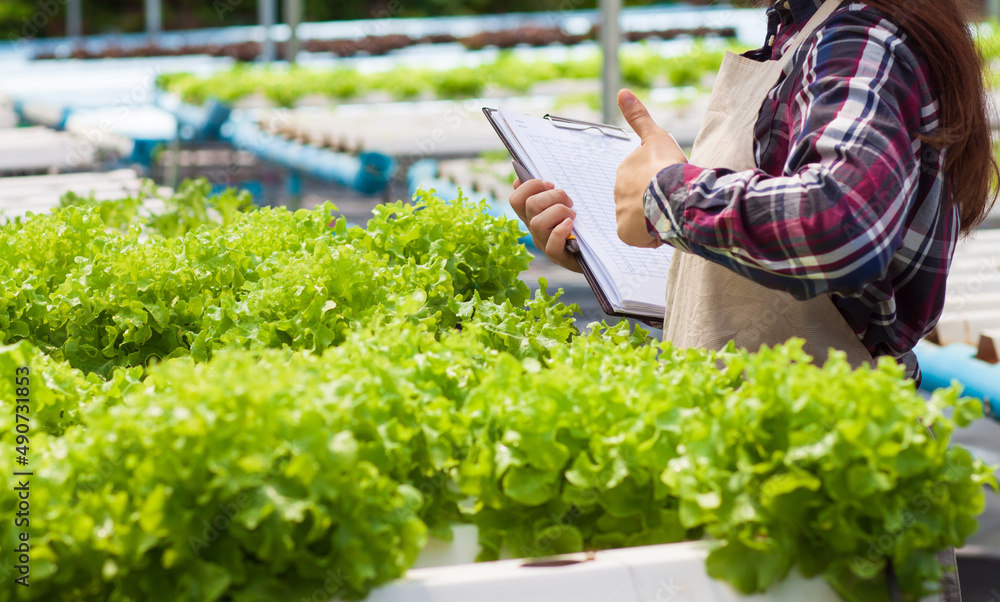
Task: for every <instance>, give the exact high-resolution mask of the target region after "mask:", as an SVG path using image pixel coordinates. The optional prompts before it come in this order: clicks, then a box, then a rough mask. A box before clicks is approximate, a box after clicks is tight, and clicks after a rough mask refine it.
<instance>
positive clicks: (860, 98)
mask: <svg viewBox="0 0 1000 602" xmlns="http://www.w3.org/2000/svg"><path fill="white" fill-rule="evenodd" d="M767 15H768V36H767V43H766V44H765V46H764V47H762V48H761V49H759V50H755V51H752V52H748V53H746V54H745V55H742V56H737V55H732V54H730V55H727V57H726V60H725V61H724V62H723V65H722V68H721V69H720V71H719V77H718V79H717V80H716V84H715V87H714V89H713V92H712V98H711V100H710V103H709V108H708V112H707V114H706V118H705V121H704V123H703V126H702V129H701V131H700V132H699V135H698V137H697V139H696V141H695V145H694V150H693V152H692V154H691V162H690V164H685V162H684V156H683V154H682V153H681V151H680V149H679V148H677V146H676V145H675V144H674V143H673V140H672V139H671V138H670V137H669V136H668V135H666V133H665V132H664V131H663V130H661V129H660V128H659V127H657V126H656V124H655V123H653V121H652V119H651V118H650V117H649V114H648V113H647V112H646V110H645V108H644V107H643V106H642V103H640V102H639V101H638V100H637V99H636V98H635V96H634V95H633V94H632V93H631V92H629V91H627V90H623V91H622V92H621V93H620V94H619V96H618V101H619V106H620V108H621V110H622V113H623V114H624V116H625V118H626V119H627V120H628V122H629V124H630V125H631V126H632V127H633V129H635V130H636V132H637V133H638V134H639V135H640V137H641V138H642V146H641V147H640V148H639V149H637V150H636V151H635V152H634V153H632V154H631V155H630V156H629V157H628V158H626V159H625V161H624V162H623V163H622V164H621V166H620V167H619V169H618V178H617V182H616V186H615V203H616V212H617V218H618V235H619V237H620V238H621V239H622V240H623V241H625V242H626V243H628V244H630V245H634V246H658V245H660V244H664V243H666V244H670V245H672V246H674V247H676V248H677V249H678V250H679V251H682V252H680V253H676V254H675V256H674V257H675V259H674V261H673V263H672V265H671V268H670V272H669V274H668V279H667V280H668V286H667V300H666V307H667V311H666V315H665V321H664V338H665V339H668V340H671V341H673V342H674V343H675V344H678V345H681V346H699V347H705V348H721V347H722V346H724V345H725V343H726V342H728V341H729V340H731V339H732V340H735V341H736V343H737V344H738V345H740V346H742V347H746V348H749V349H751V350H756V349H757V348H758V347H759V346H760V345H761V344H769V345H772V344H776V343H781V342H784V341H785V340H787V339H788V338H789V337H792V336H798V337H801V338H804V339H805V340H806V350H807V351H808V352H809V353H810V354H811V355H812V356H813V357H814V358H815V359H816V360H817V361H819V362H822V361H823V360H824V359H825V358H826V355H827V350H828V349H829V348H830V347H833V348H836V349H839V350H842V351H844V352H846V354H847V357H848V360H849V361H850V362H851V363H852V364H853V365H855V366H857V365H860V364H861V363H863V362H865V361H868V362H870V361H871V360H872V358H873V357H878V356H882V355H889V356H892V357H895V358H897V359H898V360H899V361H900V362H901V363H903V364H905V365H906V366H907V369H908V373H909V375H910V376H911V377H913V378H914V379H917V380H919V369H918V367H917V363H916V359H915V357H914V355H913V352H912V348H913V346H914V345H915V344H916V342H917V341H918V340H919V339H920V338H921V337H923V336H924V335H926V334H927V333H929V332H930V330H931V329H932V328H933V326H934V324H935V323H936V321H937V319H938V317H939V316H940V314H941V310H942V306H943V302H944V292H945V278H946V277H947V273H948V268H949V265H950V262H951V257H952V253H953V251H954V248H955V244H956V241H957V238H958V235H959V233H960V232H963V233H968V232H969V231H971V230H973V229H974V228H975V227H976V226H977V225H978V224H979V223H980V222H981V221H982V219H983V218H984V217H985V215H986V213H987V212H988V210H989V206H990V205H991V204H992V195H993V193H991V187H992V183H991V180H992V179H993V178H994V177H995V176H996V173H997V166H996V162H995V161H994V159H993V156H992V151H991V147H990V138H989V130H990V128H989V122H988V119H987V111H986V104H985V95H984V90H983V82H982V73H981V59H980V57H979V54H978V52H977V50H976V48H975V46H974V44H973V42H972V39H971V37H970V35H969V32H968V29H967V26H966V23H965V21H964V19H963V17H962V13H961V10H960V8H959V6H958V4H957V2H956V0H934V1H933V2H931V1H930V0H925V1H918V2H917V3H914V2H905V1H903V0H869V1H868V2H867V3H864V4H862V3H852V2H842V3H841V2H839V1H837V0H828V1H826V2H823V0H781V2H779V3H775V4H773V5H772V6H771V7H770V8H769V9H768V11H767ZM510 203H511V205H512V206H513V207H514V209H515V211H516V212H517V213H518V215H519V216H520V217H521V219H522V220H523V221H524V222H525V223H526V224H527V225H528V229H529V231H530V232H531V234H532V237H533V238H534V241H535V244H536V246H537V247H538V248H539V249H542V250H543V251H544V252H545V253H546V254H547V255H548V256H549V257H550V258H551V259H552V260H553V261H555V262H556V263H558V264H560V265H562V266H564V267H567V268H569V269H574V270H579V266H578V265H577V263H576V259H575V258H574V257H573V256H572V255H570V254H569V253H567V251H566V250H565V241H566V237H567V235H568V234H569V233H570V230H571V228H572V217H574V215H575V214H574V212H573V210H572V208H571V207H572V201H571V200H570V199H569V198H568V197H567V196H566V194H565V192H563V191H561V190H558V189H555V188H554V187H553V186H552V184H551V183H546V182H541V181H538V180H531V181H528V182H525V183H523V184H522V183H520V182H515V191H514V193H513V194H512V195H511V197H510Z"/></svg>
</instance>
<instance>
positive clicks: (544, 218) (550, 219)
mask: <svg viewBox="0 0 1000 602" xmlns="http://www.w3.org/2000/svg"><path fill="white" fill-rule="evenodd" d="M574 217H576V212H575V211H573V210H572V209H570V208H569V207H567V206H566V205H553V206H551V207H549V208H548V209H546V210H545V211H543V212H541V213H539V214H538V215H536V216H535V217H533V218H531V221H530V222H529V223H528V231H529V232H531V236H532V238H534V239H535V242H536V243H541V244H540V245H536V246H538V248H539V249H544V248H545V247H546V245H547V244H548V241H549V237H550V236H551V235H552V229H553V228H555V227H556V226H558V225H559V223H560V222H562V221H563V220H564V219H566V218H570V219H572V218H574Z"/></svg>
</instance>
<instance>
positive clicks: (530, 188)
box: [508, 180, 555, 224]
mask: <svg viewBox="0 0 1000 602" xmlns="http://www.w3.org/2000/svg"><path fill="white" fill-rule="evenodd" d="M553 188H555V184H553V183H552V182H545V181H543V180H528V181H526V182H524V183H522V184H521V185H520V186H518V187H517V188H516V189H515V190H514V192H512V193H511V194H510V198H509V199H508V200H509V202H510V206H511V207H512V208H513V209H514V213H516V214H517V217H519V218H520V219H521V221H522V222H524V223H525V224H527V223H528V220H529V219H530V218H529V217H528V216H527V215H525V212H524V204H525V203H526V202H527V200H528V199H529V198H531V197H532V196H533V195H536V194H538V193H540V192H544V191H546V190H552V189H553Z"/></svg>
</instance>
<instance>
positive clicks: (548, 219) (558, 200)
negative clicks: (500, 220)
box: [510, 179, 583, 272]
mask: <svg viewBox="0 0 1000 602" xmlns="http://www.w3.org/2000/svg"><path fill="white" fill-rule="evenodd" d="M510 206H511V207H513V208H514V212H515V213H517V216H518V217H519V218H521V221H522V222H524V224H525V225H526V226H528V232H531V238H532V240H533V241H534V242H535V247H537V248H539V249H541V250H542V252H544V253H545V254H546V255H547V256H548V258H549V259H551V260H552V261H554V262H555V263H557V264H559V265H561V266H562V267H564V268H566V269H569V270H573V271H574V272H581V271H583V270H581V269H580V263H579V262H578V261H577V260H576V257H574V256H573V255H572V254H571V253H570V252H569V251H567V250H566V237H567V236H569V235H570V232H572V231H573V218H574V217H576V211H574V210H573V201H572V200H571V199H570V198H569V195H567V194H566V192H565V191H564V190H558V189H556V187H555V185H554V184H553V183H552V182H544V181H542V180H528V181H527V182H521V180H520V179H517V180H514V192H513V193H511V195H510Z"/></svg>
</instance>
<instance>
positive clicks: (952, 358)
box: [913, 341, 1000, 421]
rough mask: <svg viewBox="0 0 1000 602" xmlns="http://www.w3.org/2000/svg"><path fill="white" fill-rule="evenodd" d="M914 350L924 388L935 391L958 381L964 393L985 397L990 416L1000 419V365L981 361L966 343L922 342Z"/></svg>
mask: <svg viewBox="0 0 1000 602" xmlns="http://www.w3.org/2000/svg"><path fill="white" fill-rule="evenodd" d="M913 351H914V352H915V353H916V354H917V361H918V362H919V363H920V371H921V372H922V373H923V381H922V382H921V384H920V386H921V388H923V389H926V390H928V391H933V390H934V389H940V388H942V387H947V386H950V385H951V383H952V381H958V382H959V383H960V384H961V385H962V394H963V395H967V396H969V397H976V398H978V399H981V400H982V401H983V406H984V408H985V410H986V413H987V415H989V416H990V417H992V418H993V419H994V420H998V421H1000V364H996V365H993V364H987V363H986V362H983V361H980V360H977V359H976V357H975V356H976V351H977V350H976V348H975V347H973V346H972V345H965V344H962V343H952V344H951V345H945V346H943V347H942V346H939V345H934V344H932V343H928V342H926V341H920V342H919V343H917V346H916V347H915V348H914V350H913Z"/></svg>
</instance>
